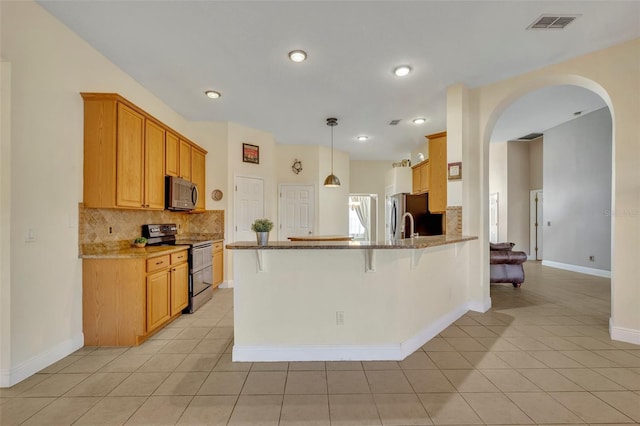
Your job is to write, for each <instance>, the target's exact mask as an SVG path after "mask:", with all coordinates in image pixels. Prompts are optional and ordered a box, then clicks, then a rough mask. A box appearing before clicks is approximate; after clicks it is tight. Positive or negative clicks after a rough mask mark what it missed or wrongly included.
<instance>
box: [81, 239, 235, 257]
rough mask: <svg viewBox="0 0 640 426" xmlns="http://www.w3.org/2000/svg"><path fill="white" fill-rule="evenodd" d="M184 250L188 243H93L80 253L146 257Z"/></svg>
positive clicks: (83, 254)
mask: <svg viewBox="0 0 640 426" xmlns="http://www.w3.org/2000/svg"><path fill="white" fill-rule="evenodd" d="M211 241H213V242H214V243H218V242H220V241H224V240H223V239H221V238H212V239H211ZM182 250H189V246H188V245H183V244H176V245H174V246H145V247H141V248H139V247H135V246H129V247H122V246H120V247H117V246H115V247H114V246H109V245H106V246H103V245H100V244H92V245H89V246H85V247H84V248H83V250H82V253H81V254H80V258H81V259H146V258H148V257H155V256H163V255H165V254H171V253H176V252H179V251H182Z"/></svg>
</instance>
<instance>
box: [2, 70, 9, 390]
mask: <svg viewBox="0 0 640 426" xmlns="http://www.w3.org/2000/svg"><path fill="white" fill-rule="evenodd" d="M10 205H11V64H10V63H8V62H0V373H4V372H7V371H10V370H11V345H10V344H9V342H10V341H11V209H10V208H9V206H10ZM4 374H6V373H4ZM5 381H8V380H7V379H6V378H4V379H3V378H2V377H0V385H2V384H3V383H5Z"/></svg>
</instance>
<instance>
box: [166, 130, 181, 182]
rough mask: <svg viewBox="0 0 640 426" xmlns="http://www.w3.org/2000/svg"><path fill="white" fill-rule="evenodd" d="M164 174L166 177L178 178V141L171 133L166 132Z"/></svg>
mask: <svg viewBox="0 0 640 426" xmlns="http://www.w3.org/2000/svg"><path fill="white" fill-rule="evenodd" d="M164 172H165V174H166V175H168V176H180V140H179V139H178V137H177V136H176V135H174V134H173V133H171V132H167V140H166V142H165V163H164Z"/></svg>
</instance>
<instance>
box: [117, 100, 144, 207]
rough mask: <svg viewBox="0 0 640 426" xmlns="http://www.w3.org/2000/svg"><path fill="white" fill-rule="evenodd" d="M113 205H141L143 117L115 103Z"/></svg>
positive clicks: (142, 186)
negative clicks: (115, 137) (116, 129)
mask: <svg viewBox="0 0 640 426" xmlns="http://www.w3.org/2000/svg"><path fill="white" fill-rule="evenodd" d="M117 128H118V131H117V145H116V146H117V148H116V151H117V162H116V165H117V166H116V184H117V188H116V205H117V206H121V207H144V116H143V115H142V114H139V113H137V112H136V111H134V110H133V109H131V108H129V107H127V106H126V105H123V104H118V124H117Z"/></svg>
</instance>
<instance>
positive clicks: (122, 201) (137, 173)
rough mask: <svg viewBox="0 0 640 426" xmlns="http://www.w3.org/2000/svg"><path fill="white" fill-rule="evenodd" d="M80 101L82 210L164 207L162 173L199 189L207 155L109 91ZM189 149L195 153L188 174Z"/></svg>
mask: <svg viewBox="0 0 640 426" xmlns="http://www.w3.org/2000/svg"><path fill="white" fill-rule="evenodd" d="M82 97H83V99H84V197H83V203H84V205H85V207H94V208H134V209H156V210H162V209H164V185H165V180H164V176H165V174H167V175H170V176H180V177H182V178H184V179H187V180H192V175H193V173H196V177H197V179H199V180H200V186H202V191H201V194H202V205H200V204H199V205H198V209H197V210H204V208H205V206H204V201H205V195H204V192H205V191H204V182H205V176H206V175H205V171H204V167H205V161H204V156H206V154H207V152H206V151H205V150H203V149H202V148H200V147H199V146H198V145H196V144H194V143H192V142H190V141H189V140H188V139H186V138H184V137H182V136H180V135H179V134H178V133H177V132H175V131H173V130H172V129H170V128H169V127H167V126H165V125H163V124H162V123H161V122H159V121H158V120H156V119H155V118H154V117H152V116H151V115H149V114H147V113H146V112H145V111H143V110H142V109H140V108H138V107H137V106H135V105H134V104H132V103H131V102H129V101H127V100H126V99H124V98H123V97H121V96H119V95H117V94H114V93H82ZM192 150H196V151H197V155H198V157H197V158H195V161H196V162H197V164H196V166H195V167H196V169H195V170H192Z"/></svg>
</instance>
